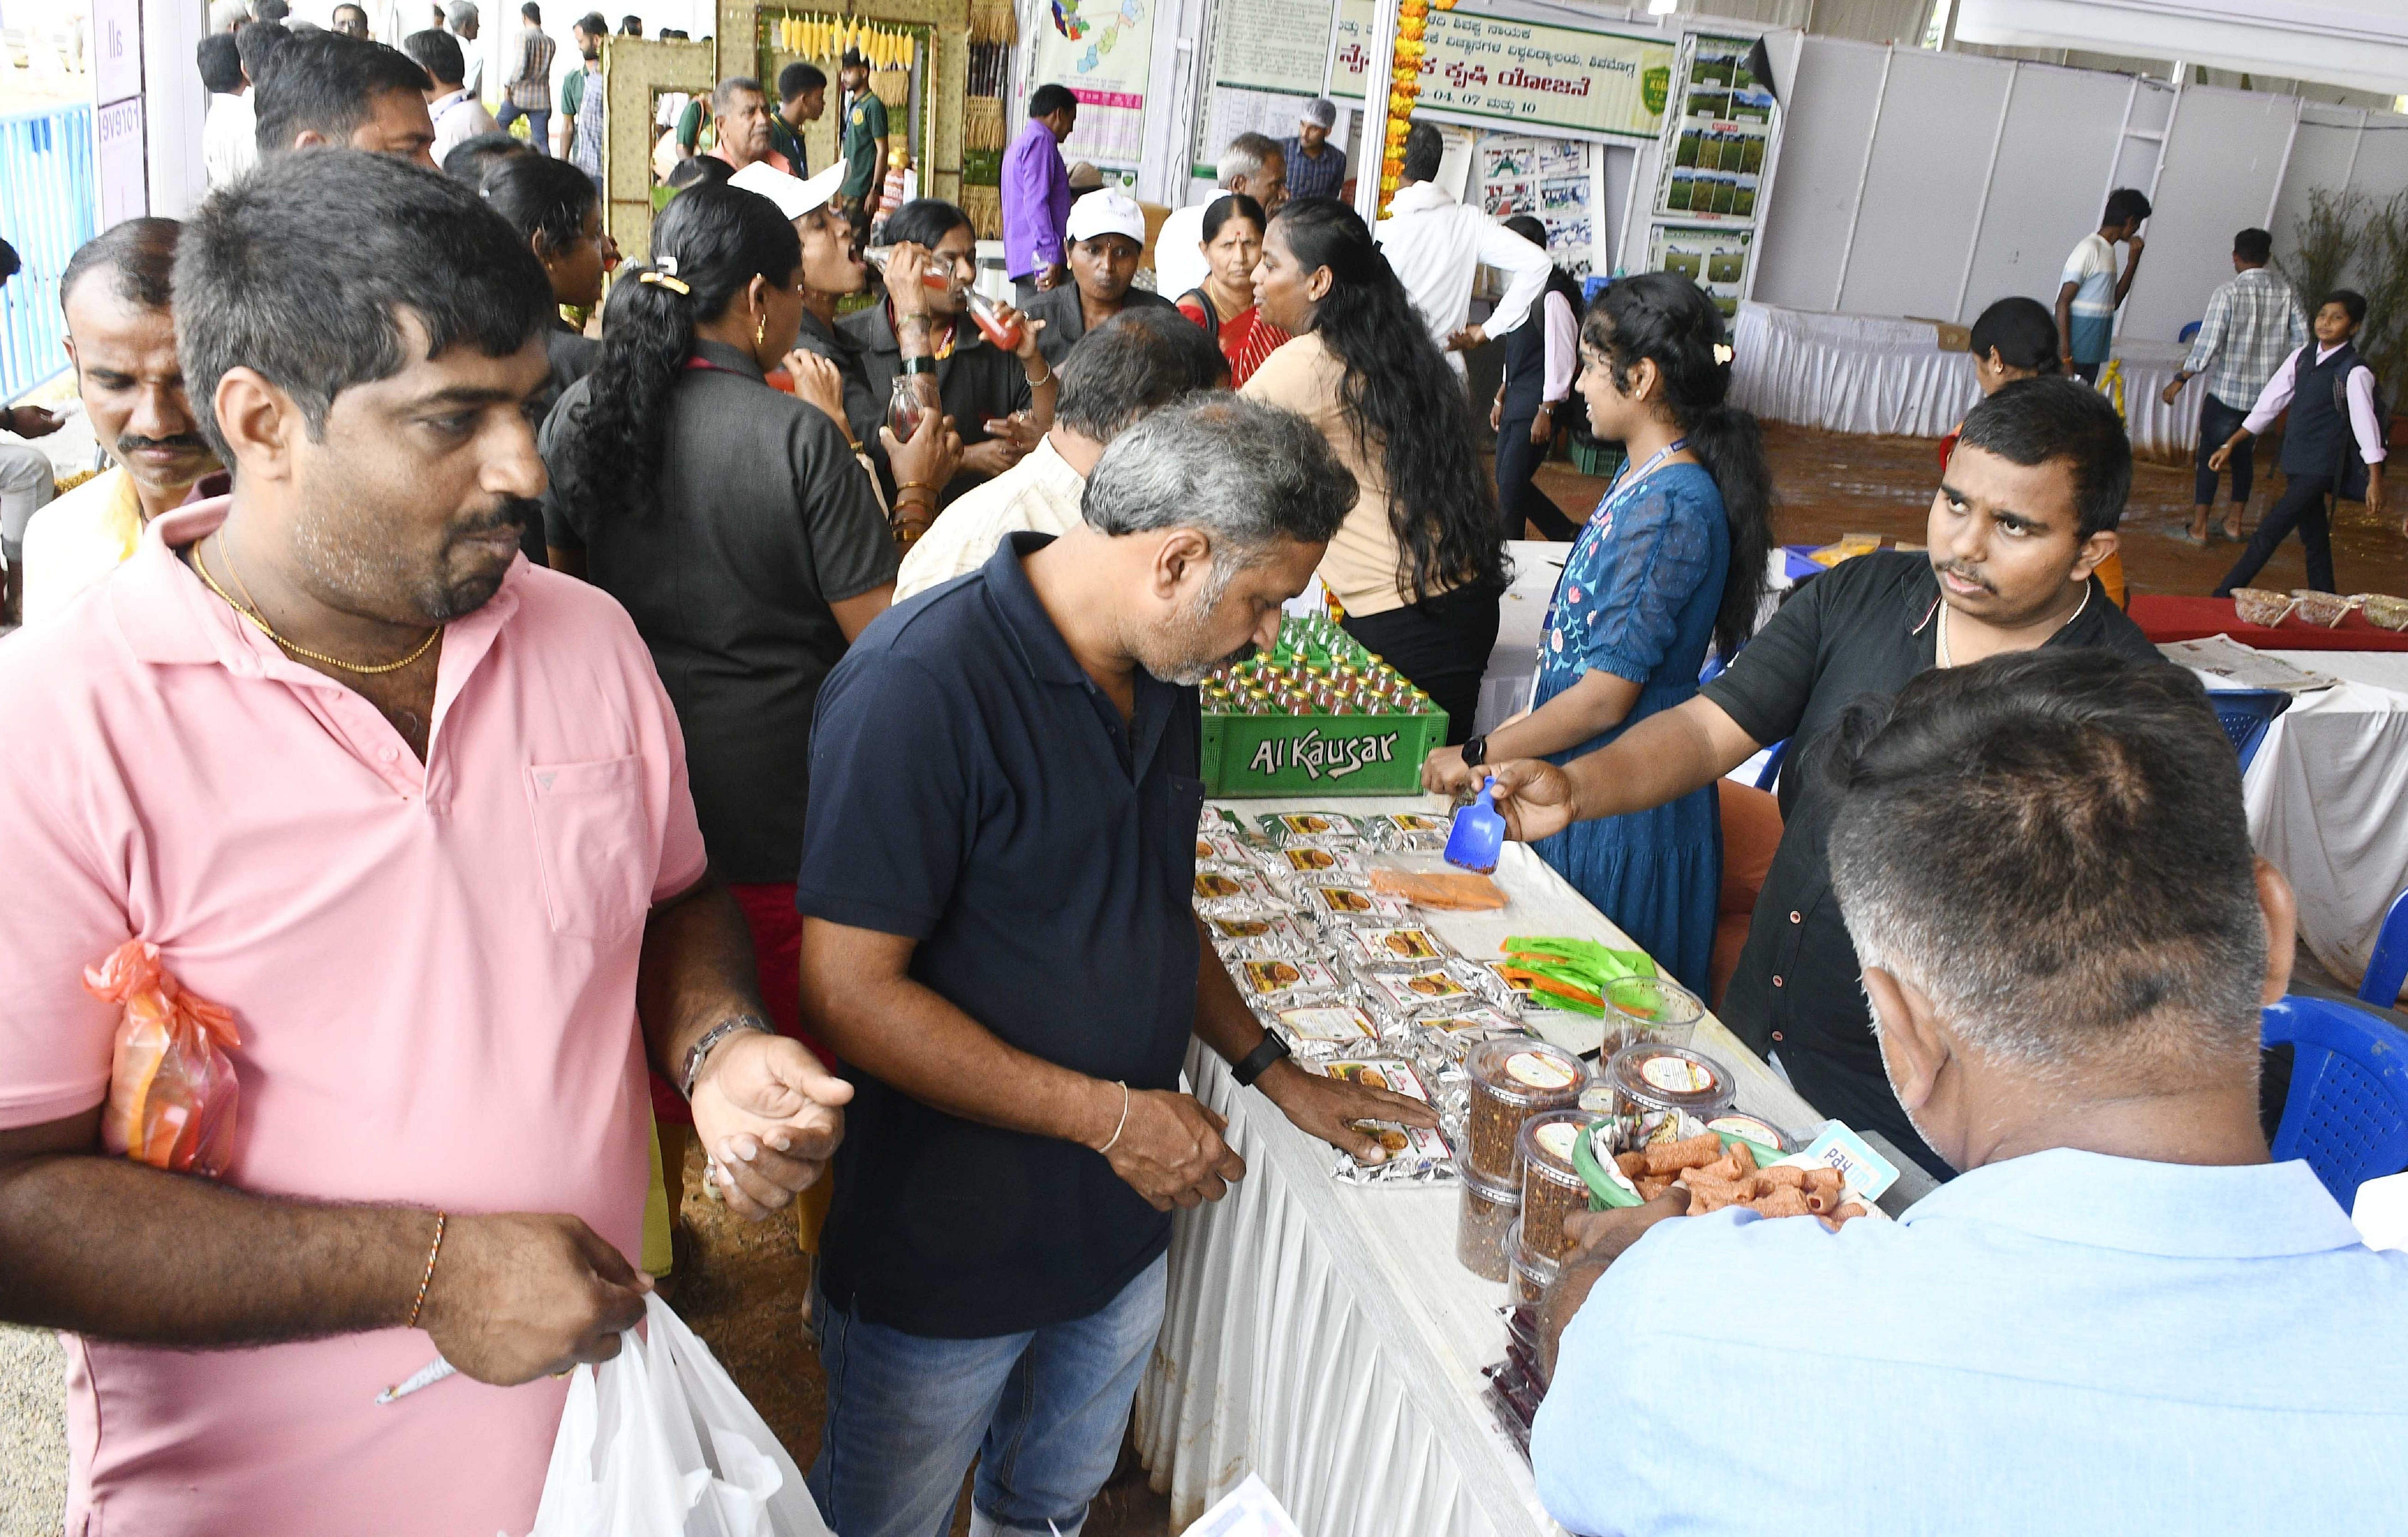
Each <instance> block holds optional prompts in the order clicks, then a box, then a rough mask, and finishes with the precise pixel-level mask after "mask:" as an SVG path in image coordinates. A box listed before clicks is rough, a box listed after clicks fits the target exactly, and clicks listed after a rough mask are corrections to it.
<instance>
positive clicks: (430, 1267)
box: [401, 1212, 450, 1329]
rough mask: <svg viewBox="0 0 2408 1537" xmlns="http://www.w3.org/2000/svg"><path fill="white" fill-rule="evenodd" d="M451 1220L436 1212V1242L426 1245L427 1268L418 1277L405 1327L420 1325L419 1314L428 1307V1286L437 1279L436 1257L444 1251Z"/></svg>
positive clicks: (413, 1327) (414, 1327)
mask: <svg viewBox="0 0 2408 1537" xmlns="http://www.w3.org/2000/svg"><path fill="white" fill-rule="evenodd" d="M449 1221H450V1218H449V1217H446V1216H445V1215H444V1214H443V1213H441V1212H437V1213H436V1214H435V1242H434V1243H432V1244H429V1245H426V1269H425V1270H424V1271H423V1272H422V1273H420V1274H419V1277H418V1295H417V1297H415V1298H414V1299H412V1300H411V1302H410V1304H409V1317H408V1318H405V1319H404V1320H402V1325H401V1327H402V1328H404V1329H416V1328H417V1327H418V1315H419V1314H420V1313H421V1312H422V1311H423V1310H424V1309H425V1307H426V1288H428V1287H429V1286H431V1285H433V1284H434V1281H435V1257H436V1256H437V1255H438V1254H441V1253H442V1252H443V1229H444V1226H445V1225H446V1223H448V1222H449Z"/></svg>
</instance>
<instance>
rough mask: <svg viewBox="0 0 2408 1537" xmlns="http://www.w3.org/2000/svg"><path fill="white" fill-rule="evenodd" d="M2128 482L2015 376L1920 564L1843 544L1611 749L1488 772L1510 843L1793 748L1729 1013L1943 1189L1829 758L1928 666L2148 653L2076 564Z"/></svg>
mask: <svg viewBox="0 0 2408 1537" xmlns="http://www.w3.org/2000/svg"><path fill="white" fill-rule="evenodd" d="M2131 484H2132V449H2131V444H2130V442H2129V441H2128V439H2127V438H2126V436H2125V435H2124V424H2123V421H2122V420H2121V419H2120V418H2118V417H2117V416H2116V414H2115V408H2114V406H2111V405H2109V404H2108V403H2107V401H2106V399H2105V398H2104V397H2103V396H2101V395H2100V394H2099V393H2098V392H2097V391H2092V390H2089V389H2086V388H2085V387H2083V386H2082V385H2079V384H2076V383H2074V382H2072V381H2071V380H2067V379H2061V378H2056V379H2050V378H2042V379H2031V380H2027V381H2024V382H2021V383H2016V384H2010V385H2008V386H2007V387H2006V388H2005V389H2003V390H2000V391H1999V392H1998V393H1997V394H1995V395H1993V396H1991V397H1990V398H1989V399H1987V400H1985V401H1984V402H1983V403H1982V404H1980V405H1979V406H1975V407H1973V411H1972V414H1971V415H1970V416H1968V417H1967V418H1966V419H1965V428H1964V435H1963V436H1962V437H1961V438H1959V439H1958V441H1957V453H1956V455H1955V457H1953V458H1952V459H1951V460H1950V461H1949V463H1948V468H1947V469H1946V470H1945V471H1944V472H1942V480H1941V485H1940V491H1939V494H1938V495H1937V496H1935V497H1934V498H1933V499H1932V503H1931V517H1930V521H1929V524H1928V534H1927V542H1928V546H1929V552H1928V554H1915V553H1910V552H1906V551H1889V552H1882V553H1875V554H1871V555H1859V556H1857V557H1856V559H1854V560H1852V561H1848V562H1844V563H1842V564H1841V565H1839V566H1837V567H1835V568H1833V569H1832V570H1831V571H1829V572H1828V573H1826V574H1825V575H1823V576H1817V577H1815V578H1814V579H1813V581H1812V582H1810V583H1808V584H1807V585H1806V586H1805V587H1804V588H1803V589H1802V590H1800V591H1799V592H1797V593H1796V594H1795V595H1794V596H1792V597H1791V599H1790V601H1789V602H1788V603H1786V604H1785V605H1783V606H1782V609H1781V611H1780V612H1779V613H1778V614H1776V615H1775V616H1774V617H1773V619H1772V620H1771V622H1770V623H1769V624H1767V625H1766V626H1765V627H1764V629H1763V630H1762V632H1760V633H1758V634H1757V635H1756V638H1755V639H1754V640H1753V641H1751V642H1750V643H1749V644H1748V646H1747V648H1745V649H1744V650H1742V651H1741V652H1740V653H1739V655H1738V656H1736V657H1735V658H1733V659H1732V661H1731V664H1730V666H1729V667H1728V668H1727V669H1726V670H1725V671H1724V672H1723V673H1722V675H1721V676H1718V677H1716V678H1715V679H1714V680H1713V682H1711V683H1709V684H1707V685H1706V686H1705V687H1704V689H1702V690H1700V691H1699V695H1698V697H1696V698H1695V699H1692V700H1690V701H1689V702H1688V703H1687V704H1682V705H1680V706H1679V707H1677V708H1675V709H1670V710H1667V711H1665V712H1663V713H1662V714H1660V715H1656V716H1653V717H1650V718H1649V719H1646V720H1643V721H1641V722H1640V723H1639V724H1638V725H1636V726H1633V727H1632V728H1631V729H1630V730H1629V731H1627V732H1626V733H1623V735H1622V736H1621V737H1620V738H1618V739H1617V740H1615V741H1614V742H1613V744H1612V745H1611V746H1608V747H1602V748H1600V749H1598V751H1596V752H1593V753H1591V754H1589V755H1588V756H1587V757H1585V758H1581V759H1577V760H1575V761H1572V762H1571V763H1570V764H1568V765H1566V766H1564V767H1562V768H1557V767H1555V765H1553V764H1551V763H1546V762H1538V761H1517V762H1510V763H1499V764H1497V765H1495V767H1494V768H1493V770H1491V771H1490V772H1493V773H1494V774H1495V775H1496V776H1497V800H1498V805H1499V806H1500V807H1501V808H1502V809H1503V811H1504V812H1505V815H1506V818H1507V821H1508V823H1509V824H1510V826H1511V827H1512V835H1513V836H1514V837H1516V838H1519V839H1523V840H1525V841H1528V840H1534V839H1538V838H1541V837H1544V836H1546V835H1547V834H1549V833H1555V832H1557V831H1559V830H1560V829H1562V828H1563V827H1564V826H1565V825H1567V824H1568V823H1570V822H1573V821H1578V820H1583V819H1585V818H1591V817H1612V816H1618V815H1621V814H1623V813H1626V812H1632V811H1641V810H1645V809H1647V808H1648V807H1651V806H1656V805H1661V804H1664V803H1665V802H1667V801H1670V800H1672V799H1674V798H1676V797H1678V796H1681V795H1685V794H1687V793H1689V792H1690V791H1691V790H1697V789H1699V788H1700V787H1702V786H1705V785H1710V784H1713V782H1714V781H1715V780H1716V779H1717V778H1720V777H1721V776H1723V775H1725V774H1727V773H1729V772H1730V771H1731V770H1732V769H1735V768H1737V767H1738V766H1739V765H1740V764H1742V763H1743V762H1745V761H1748V759H1750V758H1752V757H1754V756H1755V755H1756V753H1757V752H1759V751H1761V750H1762V749H1763V748H1764V747H1769V746H1770V745H1771V744H1773V743H1775V742H1782V741H1787V742H1788V743H1789V744H1790V753H1789V758H1788V761H1787V762H1786V764H1785V767H1784V769H1783V771H1782V775H1781V787H1780V793H1781V810H1782V816H1783V819H1784V821H1783V828H1782V834H1781V847H1780V848H1779V850H1778V851H1777V852H1776V853H1775V854H1774V856H1773V860H1772V868H1771V870H1770V873H1769V874H1768V875H1766V877H1765V882H1764V887H1763V889H1762V892H1761V894H1759V895H1758V897H1757V898H1756V917H1755V919H1754V921H1753V923H1752V925H1751V926H1750V928H1749V930H1748V937H1747V947H1746V948H1745V949H1744V950H1743V951H1742V953H1741V956H1740V962H1739V971H1738V973H1737V974H1736V975H1733V976H1732V978H1731V983H1730V989H1729V991H1728V992H1727V994H1726V995H1725V997H1724V1000H1723V1015H1724V1018H1725V1022H1726V1023H1727V1024H1728V1025H1729V1026H1730V1028H1731V1030H1732V1031H1733V1032H1735V1033H1736V1034H1738V1036H1739V1037H1740V1038H1741V1039H1742V1040H1743V1041H1745V1042H1746V1043H1747V1044H1748V1045H1749V1046H1752V1047H1754V1048H1755V1049H1756V1050H1757V1051H1759V1052H1765V1053H1768V1054H1770V1055H1772V1056H1775V1057H1778V1058H1779V1059H1780V1061H1781V1065H1782V1066H1783V1068H1785V1070H1786V1071H1787V1073H1788V1074H1789V1077H1790V1081H1791V1083H1792V1084H1793V1085H1794V1086H1795V1087H1796V1088H1797V1089H1798V1092H1799V1094H1801V1095H1803V1096H1804V1097H1805V1099H1806V1101H1807V1103H1810V1104H1812V1105H1813V1106H1814V1107H1815V1108H1816V1109H1817V1110H1819V1111H1821V1112H1822V1113H1823V1114H1825V1115H1827V1116H1835V1117H1838V1118H1840V1119H1841V1120H1843V1121H1846V1122H1847V1123H1849V1124H1850V1125H1852V1126H1856V1127H1860V1128H1862V1127H1869V1128H1871V1129H1872V1130H1874V1131H1879V1132H1880V1133H1881V1134H1882V1135H1883V1136H1885V1137H1886V1138H1888V1139H1889V1141H1890V1142H1891V1143H1893V1144H1894V1145H1896V1146H1898V1147H1899V1148H1900V1149H1901V1150H1903V1151H1904V1152H1906V1153H1907V1154H1908V1155H1909V1156H1911V1157H1913V1158H1914V1160H1915V1161H1916V1162H1918V1163H1920V1164H1922V1165H1923V1166H1924V1167H1925V1168H1926V1169H1928V1170H1929V1171H1930V1172H1931V1173H1932V1174H1934V1175H1936V1176H1938V1177H1940V1178H1942V1179H1944V1178H1947V1177H1948V1176H1949V1174H1950V1172H1951V1171H1950V1170H1949V1169H1948V1167H1947V1165H1946V1164H1945V1163H1944V1162H1942V1160H1941V1159H1940V1157H1939V1155H1937V1154H1936V1153H1934V1152H1932V1151H1931V1149H1930V1148H1929V1147H1928V1146H1925V1144H1924V1142H1923V1139H1922V1138H1921V1137H1920V1136H1918V1135H1916V1134H1915V1131H1914V1127H1913V1125H1911V1124H1910V1123H1909V1122H1908V1120H1907V1118H1906V1115H1905V1112H1904V1111H1902V1110H1900V1109H1899V1104H1898V1098H1897V1096H1896V1095H1894V1094H1893V1093H1891V1092H1890V1088H1889V1081H1888V1079H1887V1077H1886V1076H1885V1074H1884V1072H1883V1068H1882V1060H1881V1047H1880V1045H1879V1044H1878V1043H1877V1042H1876V1041H1875V1039H1874V1037H1873V1032H1872V1023H1871V1018H1870V1017H1869V1016H1868V1015H1867V1013H1866V1010H1865V999H1864V992H1863V990H1862V987H1861V985H1860V982H1859V968H1858V966H1857V964H1856V948H1855V946H1854V945H1853V944H1851V943H1850V941H1849V938H1848V933H1847V930H1846V928H1845V927H1844V926H1843V925H1842V922H1841V919H1840V907H1839V903H1838V901H1837V899H1835V898H1834V897H1833V896H1832V894H1831V876H1830V866H1829V862H1828V856H1827V847H1828V838H1829V833H1830V823H1831V812H1832V807H1833V804H1834V795H1833V792H1832V790H1831V787H1830V786H1829V785H1828V783H1827V781H1826V777H1825V775H1824V773H1823V762H1822V759H1823V757H1824V749H1825V748H1826V747H1828V741H1829V737H1830V733H1831V731H1832V729H1833V728H1834V727H1835V726H1837V725H1838V724H1839V721H1840V718H1841V716H1842V713H1843V712H1844V711H1845V710H1846V708H1847V706H1848V705H1849V704H1852V703H1853V702H1855V701H1856V700H1858V699H1861V698H1863V697H1865V696H1867V695H1869V694H1870V695H1889V694H1895V693H1896V692H1897V691H1898V690H1899V689H1901V688H1903V687H1905V685H1906V682H1907V680H1908V679H1909V678H1912V677H1914V676H1915V675H1916V674H1918V673H1921V672H1923V671H1925V670H1926V669H1928V668H1930V667H1934V666H1939V667H1949V666H1959V667H1961V666H1965V665H1968V664H1970V663H1972V662H1979V661H1981V660H1982V659H1983V658H1985V657H1991V656H1998V655H2000V654H2001V653H2004V652H2009V651H2028V650H2032V649H2034V648H2039V647H2043V646H2052V647H2084V646H2089V647H2102V648H2106V649H2108V650H2112V651H2115V652H2118V653H2120V654H2122V655H2124V656H2128V657H2132V658H2135V659H2143V660H2147V661H2152V662H2154V661H2157V660H2158V657H2157V649H2156V648H2154V647H2152V646H2151V645H2150V644H2149V643H2148V641H2147V640H2146V639H2145V638H2144V637H2143V635H2142V634H2141V632H2140V629H2139V627H2138V626H2136V625H2134V624H2133V623H2132V621H2131V620H2130V619H2127V618H2125V616H2124V614H2123V612H2122V611H2121V610H2120V609H2118V608H2116V606H2115V605H2114V604H2113V603H2111V602H2109V601H2108V598H2107V594H2106V592H2105V591H2104V590H2103V589H2101V588H2100V585H2099V584H2098V582H2096V581H2095V580H2093V579H2092V577H2091V575H2090V574H2091V571H2092V569H2093V568H2094V567H2096V566H2097V565H2098V564H2099V562H2101V561H2103V560H2105V559H2106V558H2107V557H2108V556H2109V555H2110V554H2112V553H2113V552H2114V549H2115V547H2116V534H2115V525H2116V522H2117V520H2118V519H2121V517H2122V516H2123V511H2124V498H2125V495H2126V494H2127V492H2128V491H2130V489H2131ZM2012 835H2013V832H2012V830H2011V829H2000V836H2012ZM2133 900H2135V901H2143V900H2146V894H2145V893H2143V892H2135V893H2133Z"/></svg>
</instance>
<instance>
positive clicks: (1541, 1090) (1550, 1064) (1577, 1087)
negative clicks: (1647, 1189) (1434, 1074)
mask: <svg viewBox="0 0 2408 1537" xmlns="http://www.w3.org/2000/svg"><path fill="white" fill-rule="evenodd" d="M1464 1073H1465V1076H1466V1078H1467V1080H1468V1087H1469V1095H1468V1096H1467V1102H1466V1109H1465V1135H1466V1137H1467V1138H1468V1146H1467V1147H1466V1149H1465V1152H1466V1158H1467V1161H1468V1165H1469V1167H1470V1168H1472V1169H1474V1170H1476V1171H1478V1172H1479V1174H1481V1175H1482V1176H1483V1177H1484V1178H1488V1179H1500V1180H1502V1179H1512V1178H1514V1177H1515V1176H1516V1174H1518V1173H1519V1172H1520V1171H1519V1168H1518V1154H1517V1152H1516V1150H1515V1139H1516V1138H1517V1137H1519V1136H1520V1135H1521V1133H1522V1123H1523V1122H1524V1121H1526V1120H1528V1119H1529V1118H1530V1117H1532V1116H1538V1115H1543V1114H1545V1113H1546V1112H1547V1111H1550V1110H1562V1109H1565V1108H1567V1107H1568V1106H1570V1105H1571V1104H1572V1103H1574V1102H1575V1101H1577V1100H1578V1099H1579V1098H1580V1091H1581V1088H1582V1086H1583V1085H1584V1083H1585V1082H1586V1081H1587V1078H1588V1068H1587V1066H1586V1064H1584V1062H1582V1060H1580V1059H1579V1058H1578V1057H1575V1056H1573V1055H1572V1054H1571V1053H1570V1052H1569V1051H1566V1050H1564V1049H1563V1048H1562V1047H1561V1046H1550V1045H1548V1044H1547V1043H1546V1042H1544V1041H1541V1040H1537V1039H1535V1038H1525V1039H1522V1040H1497V1041H1484V1042H1482V1043H1481V1044H1480V1045H1478V1046H1474V1047H1472V1048H1471V1054H1470V1055H1469V1057H1467V1058H1466V1059H1465V1060H1464Z"/></svg>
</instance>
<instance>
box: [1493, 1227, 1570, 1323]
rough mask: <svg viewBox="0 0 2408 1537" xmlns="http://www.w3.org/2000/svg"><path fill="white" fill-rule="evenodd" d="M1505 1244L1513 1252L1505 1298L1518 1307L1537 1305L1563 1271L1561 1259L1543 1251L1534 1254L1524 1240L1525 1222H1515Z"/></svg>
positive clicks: (1509, 1251) (1508, 1250)
mask: <svg viewBox="0 0 2408 1537" xmlns="http://www.w3.org/2000/svg"><path fill="white" fill-rule="evenodd" d="M1505 1247H1506V1250H1507V1252H1508V1253H1510V1254H1511V1255H1512V1266H1513V1274H1512V1278H1511V1279H1510V1280H1508V1281H1507V1282H1506V1283H1505V1297H1506V1300H1507V1301H1508V1302H1512V1303H1513V1304H1514V1305H1515V1306H1517V1307H1536V1306H1538V1305H1539V1299H1541V1297H1544V1296H1545V1295H1546V1294H1547V1288H1549V1287H1551V1286H1554V1285H1555V1277H1556V1276H1558V1275H1560V1274H1563V1268H1564V1267H1563V1265H1562V1263H1561V1262H1560V1261H1558V1260H1555V1259H1549V1258H1548V1257H1547V1256H1545V1255H1543V1254H1534V1253H1532V1252H1531V1251H1530V1247H1529V1245H1527V1244H1525V1243H1523V1242H1522V1224H1521V1223H1519V1222H1516V1223H1514V1224H1513V1226H1512V1229H1511V1230H1510V1231H1508V1232H1507V1233H1506V1236H1505Z"/></svg>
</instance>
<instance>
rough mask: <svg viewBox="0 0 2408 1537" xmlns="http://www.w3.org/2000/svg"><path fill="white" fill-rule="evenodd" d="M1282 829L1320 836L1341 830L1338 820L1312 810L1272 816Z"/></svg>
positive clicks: (1297, 834) (1283, 830)
mask: <svg viewBox="0 0 2408 1537" xmlns="http://www.w3.org/2000/svg"><path fill="white" fill-rule="evenodd" d="M1272 819H1273V820H1274V821H1276V822H1277V823H1278V824H1279V828H1280V831H1281V832H1283V833H1289V834H1292V835H1295V836H1300V837H1307V838H1318V837H1321V836H1324V835H1326V834H1327V833H1335V832H1338V831H1339V826H1338V824H1337V822H1335V821H1334V820H1332V819H1331V818H1327V817H1323V816H1318V815H1316V814H1314V813H1312V812H1310V811H1295V812H1290V813H1288V814H1286V815H1285V816H1282V817H1277V818H1272Z"/></svg>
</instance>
